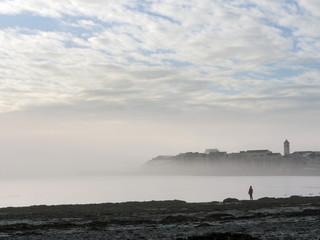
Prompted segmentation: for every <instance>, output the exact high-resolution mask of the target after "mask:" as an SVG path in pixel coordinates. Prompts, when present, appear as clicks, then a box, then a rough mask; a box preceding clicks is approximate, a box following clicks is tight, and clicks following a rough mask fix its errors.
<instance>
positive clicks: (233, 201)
mask: <svg viewBox="0 0 320 240" xmlns="http://www.w3.org/2000/svg"><path fill="white" fill-rule="evenodd" d="M236 202H240V200H239V199H236V198H226V199H224V200H223V203H236Z"/></svg>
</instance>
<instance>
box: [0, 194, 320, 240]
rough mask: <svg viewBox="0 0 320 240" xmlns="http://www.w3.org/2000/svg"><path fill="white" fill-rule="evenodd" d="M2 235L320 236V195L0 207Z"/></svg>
mask: <svg viewBox="0 0 320 240" xmlns="http://www.w3.org/2000/svg"><path fill="white" fill-rule="evenodd" d="M0 217H1V220H0V239H31V240H36V239H37V240H40V239H49V240H50V239H71V240H73V239H76V240H82V239H110V240H111V239H112V240H114V239H155V240H158V239H159V240H160V239H174V240H197V239H203V240H206V239H211V240H215V239H243V240H245V239H262V240H267V239H268V240H269V239H270V240H271V239H286V240H287V239H320V228H319V225H320V197H318V196H317V197H300V196H291V197H289V198H261V199H258V200H253V201H249V200H241V201H240V200H237V199H234V198H228V199H225V200H224V201H222V202H207V203H187V202H184V201H180V200H172V201H147V202H124V203H101V204H85V205H53V206H46V205H41V206H30V207H7V208H1V209H0Z"/></svg>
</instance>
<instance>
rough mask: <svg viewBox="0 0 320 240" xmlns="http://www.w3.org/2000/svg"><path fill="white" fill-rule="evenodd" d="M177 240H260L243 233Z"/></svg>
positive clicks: (208, 235)
mask: <svg viewBox="0 0 320 240" xmlns="http://www.w3.org/2000/svg"><path fill="white" fill-rule="evenodd" d="M176 240H259V238H255V237H252V236H250V235H247V234H242V233H210V234H207V235H202V236H190V237H187V238H177V239H176Z"/></svg>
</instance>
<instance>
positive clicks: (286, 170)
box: [144, 150, 320, 175]
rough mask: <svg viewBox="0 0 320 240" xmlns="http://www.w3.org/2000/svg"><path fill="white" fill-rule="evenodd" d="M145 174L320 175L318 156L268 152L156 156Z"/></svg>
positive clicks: (315, 154) (188, 153)
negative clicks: (283, 154) (284, 154)
mask: <svg viewBox="0 0 320 240" xmlns="http://www.w3.org/2000/svg"><path fill="white" fill-rule="evenodd" d="M144 170H145V171H146V172H147V173H158V174H191V175H192V174H196V175H320V154H317V152H308V154H306V152H303V153H302V152H301V154H300V153H293V154H290V155H286V156H282V155H281V154H280V153H272V152H271V151H269V150H251V151H250V150H249V151H242V152H240V153H231V154H227V153H226V152H213V153H209V154H206V153H197V152H187V153H180V154H178V155H176V156H158V157H156V158H153V159H152V160H150V161H149V162H147V163H146V164H145V166H144Z"/></svg>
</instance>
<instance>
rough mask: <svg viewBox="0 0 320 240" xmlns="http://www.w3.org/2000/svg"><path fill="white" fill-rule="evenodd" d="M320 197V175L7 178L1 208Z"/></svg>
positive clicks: (4, 182) (2, 185)
mask: <svg viewBox="0 0 320 240" xmlns="http://www.w3.org/2000/svg"><path fill="white" fill-rule="evenodd" d="M250 185H252V186H253V188H254V199H258V198H262V197H289V196H291V195H301V196H319V195H320V176H218V177H217V176H78V177H69V178H51V179H41V180H39V179H28V180H26V179H23V180H22V179H20V180H2V181H1V182H0V189H1V194H0V207H8V206H30V205H43V204H44V205H58V204H86V203H103V202H126V201H151V200H174V199H178V200H184V201H187V202H210V201H222V200H223V199H225V198H229V197H233V198H238V199H240V200H242V199H248V194H247V192H248V188H249V186H250Z"/></svg>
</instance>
